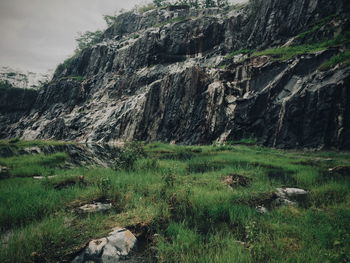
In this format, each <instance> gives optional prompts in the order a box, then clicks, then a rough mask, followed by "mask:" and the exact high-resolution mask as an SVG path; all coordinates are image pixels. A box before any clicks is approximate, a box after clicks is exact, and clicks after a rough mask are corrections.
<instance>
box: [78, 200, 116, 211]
mask: <svg viewBox="0 0 350 263" xmlns="http://www.w3.org/2000/svg"><path fill="white" fill-rule="evenodd" d="M110 209H112V204H111V203H108V204H103V203H100V202H97V203H94V204H86V205H83V206H81V207H79V210H81V211H82V212H84V213H96V212H102V211H107V210H110Z"/></svg>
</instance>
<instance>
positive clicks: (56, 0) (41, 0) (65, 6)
mask: <svg viewBox="0 0 350 263" xmlns="http://www.w3.org/2000/svg"><path fill="white" fill-rule="evenodd" d="M234 1H242V0H234ZM146 2H147V0H127V1H125V0H0V66H10V67H13V68H18V69H21V70H25V71H27V70H29V71H33V72H46V71H47V70H49V69H54V68H55V67H56V66H57V65H58V64H59V63H60V62H62V61H63V60H64V59H65V58H68V57H69V56H71V55H72V54H73V53H74V49H75V47H76V44H75V38H76V36H77V35H78V32H85V31H87V30H89V31H95V30H97V29H104V28H105V27H106V25H105V22H104V20H103V17H102V16H103V15H104V14H114V13H115V12H116V11H118V10H120V9H130V8H132V7H134V6H135V5H142V4H145V3H146Z"/></svg>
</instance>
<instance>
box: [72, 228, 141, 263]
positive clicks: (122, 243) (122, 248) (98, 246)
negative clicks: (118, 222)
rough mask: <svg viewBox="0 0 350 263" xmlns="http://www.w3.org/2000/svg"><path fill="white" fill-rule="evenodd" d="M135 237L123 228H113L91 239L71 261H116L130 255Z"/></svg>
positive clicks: (78, 262) (111, 262)
mask: <svg viewBox="0 0 350 263" xmlns="http://www.w3.org/2000/svg"><path fill="white" fill-rule="evenodd" d="M136 241H137V239H136V237H135V236H134V235H133V234H132V233H131V232H130V231H129V230H127V229H125V228H119V227H117V228H114V229H113V231H112V232H111V233H109V234H108V236H107V237H104V238H101V239H97V240H92V241H90V242H89V244H88V245H87V247H86V248H85V249H84V250H83V251H82V252H81V253H80V255H78V256H77V257H76V258H75V259H74V260H73V261H72V263H83V262H89V261H92V262H101V263H107V262H108V263H117V262H120V261H121V260H124V259H125V258H127V257H128V256H129V255H130V252H131V251H132V249H133V248H134V247H135V244H136Z"/></svg>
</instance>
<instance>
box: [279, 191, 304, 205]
mask: <svg viewBox="0 0 350 263" xmlns="http://www.w3.org/2000/svg"><path fill="white" fill-rule="evenodd" d="M276 190H277V191H276V193H275V195H276V197H277V198H276V199H275V200H274V201H273V204H274V206H281V205H293V206H296V205H298V204H302V203H303V202H305V201H306V198H307V195H308V192H307V191H305V190H303V189H299V188H277V189H276Z"/></svg>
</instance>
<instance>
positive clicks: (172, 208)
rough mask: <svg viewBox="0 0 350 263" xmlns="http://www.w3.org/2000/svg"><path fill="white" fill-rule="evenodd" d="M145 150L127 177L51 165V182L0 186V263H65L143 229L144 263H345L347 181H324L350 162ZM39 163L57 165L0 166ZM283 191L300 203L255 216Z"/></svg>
mask: <svg viewBox="0 0 350 263" xmlns="http://www.w3.org/2000/svg"><path fill="white" fill-rule="evenodd" d="M16 143H18V144H27V142H26V143H24V142H20V141H19V142H16ZM44 144H46V142H45V143H44ZM132 147H134V146H132ZM135 149H139V146H137V147H136V148H135V147H134V150H135ZM144 150H145V153H144V154H140V155H138V156H139V157H138V159H137V160H136V161H135V163H133V165H132V166H133V167H132V169H130V167H120V168H118V169H117V170H113V169H110V168H102V167H76V168H70V169H69V168H62V167H61V166H60V165H59V163H57V162H51V161H49V162H48V163H50V164H51V167H53V172H54V175H57V176H56V177H54V178H47V179H44V180H34V179H33V178H28V177H26V178H23V177H22V178H21V176H24V174H16V175H15V177H12V178H8V179H2V181H1V184H0V201H1V205H0V227H1V233H2V235H1V237H0V246H1V249H0V261H1V262H17V263H18V262H27V261H28V260H30V259H32V257H31V255H40V257H41V259H44V260H46V261H48V262H57V261H64V260H68V261H69V260H71V259H72V257H74V253H75V251H77V250H78V249H79V248H81V247H82V246H84V245H85V244H86V242H88V241H89V240H90V239H92V238H98V237H101V236H103V235H105V234H106V233H108V232H109V231H110V229H111V228H112V227H114V226H125V227H128V228H130V229H134V230H133V231H138V230H137V229H143V231H144V232H142V233H143V236H140V237H139V239H142V238H144V240H143V241H144V242H145V246H146V247H145V248H144V250H143V252H142V257H143V260H144V261H146V262H167V263H169V262H174V263H175V262H176V263H178V262H183V263H185V262H186V263H187V262H198V263H199V262H218V263H219V262H220V263H221V262H232V259H235V260H237V261H238V262H291V261H293V262H294V261H295V262H348V261H349V260H350V258H349V255H350V247H349V244H350V234H349V233H350V229H349V225H348V224H345V222H348V221H349V220H350V210H349V203H350V191H349V189H350V187H349V186H350V181H349V178H348V177H347V176H343V175H341V174H337V173H330V172H329V171H328V168H331V167H335V166H341V165H346V164H347V162H348V160H349V158H350V156H349V154H348V153H332V152H329V153H328V152H314V153H310V152H296V151H291V152H289V151H280V150H273V149H268V148H264V147H259V146H244V145H236V144H230V145H218V146H215V145H213V146H176V145H168V144H162V143H151V144H147V145H146V146H145V147H144ZM125 151H128V150H127V149H126V150H125ZM137 151H139V150H137ZM42 158H46V159H47V160H48V159H50V160H55V159H56V157H54V156H50V155H49V156H45V157H44V156H41V155H35V156H31V157H30V156H17V157H11V158H2V159H1V165H9V166H10V168H11V169H18V167H19V166H20V164H21V163H22V164H23V163H28V162H27V161H28V160H30V159H32V161H31V162H32V163H35V162H36V161H35V160H41V159H42ZM36 163H37V164H39V165H43V166H42V167H43V168H45V165H46V164H44V163H40V162H36ZM45 163H46V161H45ZM10 171H11V170H10ZM238 175H239V176H240V177H239V178H241V179H240V180H243V179H244V180H243V181H237V183H235V182H234V181H232V182H231V181H230V184H228V183H227V177H228V176H238ZM80 176H84V184H79V183H73V184H67V183H66V182H72V181H73V182H78V180H77V178H79V177H80ZM237 178H238V177H237ZM242 178H243V179H242ZM242 182H243V183H242ZM57 186H61V187H57ZM281 186H289V187H300V188H303V189H305V190H307V191H308V192H309V194H308V197H307V199H306V200H304V201H303V203H301V204H300V205H299V206H281V207H276V208H271V209H270V210H269V212H268V213H265V214H261V213H259V212H258V211H257V210H256V206H257V205H259V204H262V203H268V202H269V200H271V198H273V192H274V191H275V189H276V187H281ZM101 197H103V198H104V200H105V199H107V200H110V201H111V202H112V203H113V206H114V210H112V211H110V212H107V213H97V214H91V215H88V216H83V215H79V214H77V213H76V212H75V209H76V208H77V206H79V205H81V204H86V203H88V202H91V201H94V200H101ZM33 252H35V253H33Z"/></svg>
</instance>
